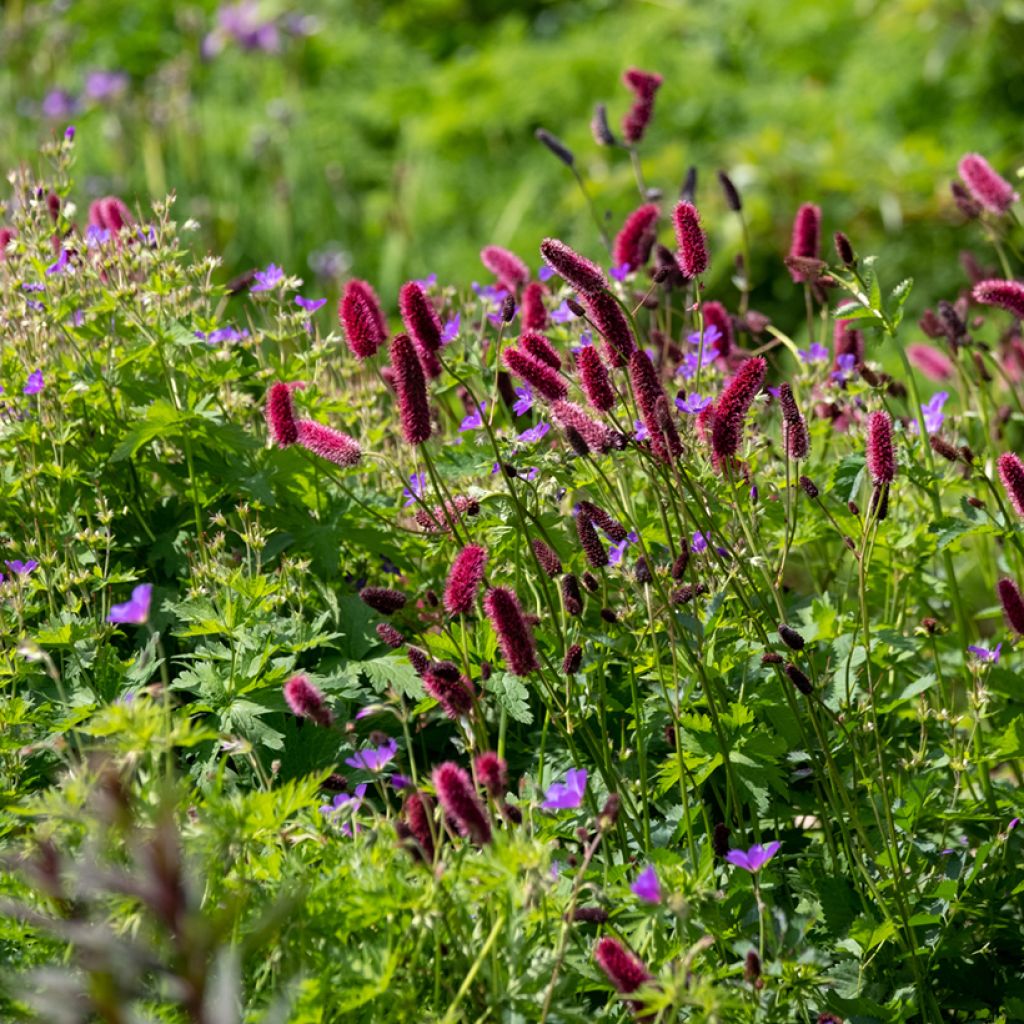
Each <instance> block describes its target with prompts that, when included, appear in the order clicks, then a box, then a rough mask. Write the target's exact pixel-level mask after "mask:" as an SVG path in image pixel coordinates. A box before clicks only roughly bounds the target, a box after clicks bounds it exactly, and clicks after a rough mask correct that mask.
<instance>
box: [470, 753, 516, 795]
mask: <svg viewBox="0 0 1024 1024" xmlns="http://www.w3.org/2000/svg"><path fill="white" fill-rule="evenodd" d="M473 767H474V768H475V769H476V777H477V778H478V779H479V780H480V785H481V786H483V787H484V789H486V790H487V794H488V796H491V797H493V798H494V799H495V800H500V799H501V798H502V797H503V796H504V795H505V791H506V790H507V789H508V765H507V764H506V763H505V759H504V758H501V757H498V755H497V754H495V753H494V752H493V751H490V750H487V751H484V753H482V754H477V756H476V759H475V760H474V761H473Z"/></svg>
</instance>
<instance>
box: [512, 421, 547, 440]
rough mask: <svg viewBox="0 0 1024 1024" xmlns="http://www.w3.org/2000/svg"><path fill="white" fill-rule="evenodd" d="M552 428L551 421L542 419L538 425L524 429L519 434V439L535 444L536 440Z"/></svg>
mask: <svg viewBox="0 0 1024 1024" xmlns="http://www.w3.org/2000/svg"><path fill="white" fill-rule="evenodd" d="M550 429H551V425H550V424H549V423H544V422H543V421H541V422H540V423H538V424H537V426H535V427H530V428H529V429H528V430H524V431H523V432H522V433H521V434H520V435H519V440H520V441H524V442H526V443H527V444H533V442H534V441H539V440H540V439H541V438H542V437H543V436H544V435H545V434H546V433H547V432H548V431H549V430H550Z"/></svg>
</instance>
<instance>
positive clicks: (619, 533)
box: [576, 501, 627, 544]
mask: <svg viewBox="0 0 1024 1024" xmlns="http://www.w3.org/2000/svg"><path fill="white" fill-rule="evenodd" d="M576 508H577V511H578V513H579V515H581V516H586V517H587V518H588V519H589V520H590V521H591V522H592V523H593V524H594V525H595V526H596V527H598V528H599V529H601V530H604V532H605V535H606V536H607V537H608V539H609V540H610V541H613V542H614V543H616V544H621V543H622V541H624V540H625V539H626V536H627V534H626V528H625V527H624V526H623V525H622V523H620V522H619V521H618V520H617V519H613V518H612V517H611V516H610V515H609V514H608V513H607V511H605V509H603V508H601V506H600V505H595V504H594V503H593V502H592V501H581V502H580V503H579V504H578V505H577V506H576Z"/></svg>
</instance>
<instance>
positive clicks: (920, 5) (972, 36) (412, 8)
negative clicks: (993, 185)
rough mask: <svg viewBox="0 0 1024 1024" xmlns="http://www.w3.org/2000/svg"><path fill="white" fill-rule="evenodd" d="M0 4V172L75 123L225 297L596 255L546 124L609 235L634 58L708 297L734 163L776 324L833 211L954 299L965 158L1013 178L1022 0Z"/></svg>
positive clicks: (890, 271) (725, 230)
mask: <svg viewBox="0 0 1024 1024" xmlns="http://www.w3.org/2000/svg"><path fill="white" fill-rule="evenodd" d="M2 12H3V13H2V18H3V33H2V41H0V48H2V52H0V110H2V111H3V114H0V128H2V130H0V163H2V164H3V165H4V166H5V167H7V166H10V165H12V164H14V163H15V162H18V161H21V160H26V159H31V158H32V155H33V152H34V149H35V147H36V146H37V144H38V142H39V141H40V140H41V139H44V138H47V137H50V136H52V135H54V134H55V133H57V132H60V131H63V129H64V126H65V125H66V124H68V123H74V124H75V125H76V126H77V129H78V140H79V141H78V165H77V170H78V179H79V185H80V196H81V197H82V198H91V197H94V196H96V195H101V194H107V193H111V192H113V193H116V194H119V195H121V196H123V197H124V198H125V199H126V200H128V201H129V203H131V204H133V205H134V204H135V203H137V202H140V201H145V199H146V197H147V196H151V195H160V194H163V193H164V192H166V191H171V190H173V191H175V192H176V193H177V195H178V207H177V210H178V217H179V220H182V219H184V218H185V217H195V218H197V219H198V220H199V221H200V222H201V224H202V242H203V244H204V245H205V246H207V247H209V248H210V249H211V250H213V251H215V252H217V253H220V254H221V255H222V256H223V259H224V264H225V269H224V276H225V277H228V276H230V275H231V274H233V273H237V272H239V271H241V270H245V269H247V268H249V267H252V266H256V265H265V264H266V263H268V262H270V261H274V262H276V263H278V264H281V265H282V266H283V267H284V268H285V269H286V270H287V271H289V272H290V273H296V274H299V275H300V276H303V277H305V278H306V279H307V280H312V279H313V278H315V277H317V276H319V277H321V278H324V279H325V280H322V281H321V282H320V289H321V290H328V291H331V292H332V293H333V291H334V290H336V285H337V280H338V279H340V276H342V275H344V274H345V273H355V274H357V275H359V276H362V277H366V278H369V279H370V280H372V281H374V282H376V283H377V284H379V285H380V287H381V289H382V292H383V293H384V294H386V295H391V294H393V293H394V290H395V289H396V288H397V286H398V284H399V283H400V282H401V280H403V279H405V278H406V277H410V276H417V277H421V276H424V275H426V274H427V273H429V272H436V273H438V274H439V275H440V276H441V279H442V280H457V281H460V282H462V281H465V280H467V279H471V278H473V277H477V278H480V277H482V276H483V275H484V273H485V272H484V271H483V270H482V268H481V267H480V264H479V262H478V258H477V253H478V252H479V249H480V247H481V246H482V245H483V244H486V243H497V244H502V245H508V246H511V247H512V248H514V249H516V250H517V251H519V252H520V253H522V254H523V255H524V256H525V257H526V258H527V259H528V261H529V262H530V263H531V264H533V265H536V264H537V262H538V259H537V256H536V253H537V243H538V241H539V240H540V238H541V237H543V236H544V235H547V234H557V235H560V236H562V237H564V238H565V239H566V240H567V241H570V242H571V243H573V244H576V245H578V246H580V247H581V248H583V249H584V251H586V252H588V253H589V254H590V255H592V256H599V254H600V252H599V248H598V242H597V237H596V232H595V229H594V226H593V223H592V222H591V221H590V219H589V218H588V216H587V214H586V211H585V209H584V208H583V207H582V200H581V198H580V196H579V193H578V192H577V191H576V189H575V187H574V184H573V182H572V179H571V177H570V176H569V174H568V173H567V171H566V169H565V168H564V167H562V166H561V165H560V164H559V163H558V162H557V161H556V160H555V159H554V158H553V157H552V156H551V154H549V153H548V152H547V151H546V150H544V149H543V148H542V147H541V146H540V145H539V144H538V143H537V142H536V141H535V140H534V138H533V131H534V129H535V128H537V127H538V126H541V125H543V126H545V127H547V128H549V129H550V130H552V131H553V132H555V133H556V134H558V135H560V136H561V137H563V138H564V139H565V141H566V142H567V143H568V144H569V145H570V146H571V147H572V148H573V150H574V151H575V152H576V154H577V159H578V162H579V165H580V167H581V169H582V171H583V173H584V175H585V177H586V178H587V180H588V181H589V183H590V186H591V188H592V190H593V193H594V195H595V197H596V198H597V201H598V203H599V205H600V207H601V209H602V210H607V211H609V212H610V215H611V220H610V224H611V226H612V227H613V228H616V227H617V226H618V224H619V222H620V221H621V218H622V217H623V216H624V215H625V214H626V213H627V212H628V211H629V210H630V209H631V208H632V207H633V206H635V205H636V204H637V192H636V189H635V188H634V186H633V184H632V175H631V172H630V169H629V162H628V159H627V157H626V155H625V153H623V152H622V151H621V150H614V151H613V150H607V149H600V148H598V147H597V146H596V145H595V144H594V143H593V141H592V139H591V136H590V130H589V120H590V116H591V111H592V107H593V104H594V103H595V102H596V101H600V100H603V101H605V102H607V104H608V107H609V114H610V117H611V120H612V124H613V127H614V128H616V129H617V128H618V125H619V123H620V122H621V118H622V115H623V113H624V112H625V110H626V107H627V106H628V102H629V96H628V94H627V92H626V91H625V89H624V88H623V87H622V85H621V83H620V74H621V71H622V70H623V68H625V67H626V66H628V65H630V64H635V65H638V66H641V67H644V68H650V69H653V70H657V71H659V72H660V73H661V74H663V75H664V77H665V84H664V86H663V88H662V90H661V92H660V93H659V95H658V100H657V107H656V113H655V119H654V122H653V125H652V127H651V129H650V130H649V132H648V136H647V138H646V140H645V142H644V144H643V147H642V151H643V155H644V165H645V171H646V174H647V178H648V182H649V183H650V184H656V185H659V186H661V187H662V188H664V190H665V193H666V196H668V197H674V193H675V191H676V189H678V186H679V183H680V181H681V179H682V177H683V175H684V173H685V170H686V168H687V166H688V165H689V164H691V163H692V164H696V165H697V166H698V167H699V169H700V172H701V179H700V187H699V191H698V205H700V206H701V208H702V210H703V212H704V215H705V219H706V221H707V222H708V225H709V227H710V230H711V236H712V240H713V244H714V246H715V252H716V255H718V256H719V257H720V258H718V259H717V260H716V261H715V266H714V268H713V272H714V274H715V275H717V278H718V280H717V281H715V280H712V286H713V287H714V286H715V285H716V284H718V285H722V284H723V283H724V280H725V279H726V278H727V277H728V275H729V273H730V266H729V260H728V259H727V258H722V257H725V256H728V254H729V250H730V247H734V246H735V245H736V241H737V239H736V227H735V224H734V222H733V221H732V219H731V218H728V217H727V216H726V215H725V214H726V210H725V207H724V204H723V202H722V199H721V197H720V195H719V192H718V189H717V183H716V182H715V180H714V172H715V170H716V169H717V168H719V167H725V168H727V169H729V171H730V172H731V173H732V174H733V176H734V179H735V181H736V182H737V184H738V185H739V186H740V187H741V189H742V191H743V194H744V197H745V202H746V206H747V209H748V212H749V215H750V218H751V221H752V231H753V234H754V238H755V245H754V248H755V252H756V253H758V255H757V256H756V257H755V266H754V275H753V276H754V280H755V283H756V284H757V285H758V290H757V291H756V292H755V295H754V300H755V305H757V304H760V305H761V306H762V307H763V308H768V309H770V308H771V306H772V304H773V302H774V301H775V300H776V299H777V298H778V297H779V296H780V295H781V294H782V293H783V292H784V291H785V292H787V293H788V294H791V285H789V284H788V283H787V282H788V280H789V279H788V276H787V275H786V274H785V271H784V269H783V267H782V264H781V259H780V257H781V255H782V254H783V253H784V252H785V250H786V247H787V240H788V232H789V225H790V221H791V218H792V215H793V212H794V210H795V209H796V207H797V205H798V204H799V203H800V202H801V201H804V200H814V201H817V202H820V203H821V204H822V205H823V206H824V208H825V228H826V230H827V232H828V234H829V235H830V234H831V232H832V231H833V230H835V229H837V228H843V229H845V230H846V231H847V232H848V233H849V234H850V236H851V238H853V240H854V242H855V244H856V246H857V248H858V249H859V250H860V251H861V252H869V251H873V250H878V249H883V248H884V252H885V269H884V270H883V276H884V277H885V278H887V279H890V280H893V281H894V280H895V279H898V277H899V276H902V275H905V274H912V275H913V276H915V277H917V278H918V279H919V280H923V281H928V282H929V285H928V287H929V292H930V293H929V294H918V296H917V297H916V299H917V301H916V303H915V307H916V306H919V305H921V304H922V303H925V302H927V301H933V300H934V298H935V297H936V294H931V293H933V292H934V293H937V292H938V291H940V290H943V289H945V290H947V291H950V290H953V289H955V288H956V287H957V286H959V285H960V284H961V283H962V278H961V276H960V273H959V271H958V268H957V267H956V266H955V265H950V262H949V259H948V255H947V254H948V253H949V252H950V251H955V250H956V247H958V246H962V245H964V244H966V243H967V241H968V240H969V239H970V238H976V236H973V235H966V234H962V233H963V232H964V228H963V227H962V225H961V224H960V218H959V216H958V214H957V213H956V211H955V209H954V208H953V207H952V204H951V202H950V201H949V198H948V183H949V180H950V179H951V177H952V176H953V174H954V172H955V167H956V162H957V159H958V158H959V156H960V155H961V154H962V153H963V152H964V151H967V150H977V151H980V152H982V153H983V154H985V155H986V156H987V157H988V158H989V159H990V160H991V161H992V163H993V164H994V166H995V167H996V168H997V169H999V170H1000V171H1001V172H1002V173H1004V174H1005V175H1007V176H1010V177H1012V176H1013V173H1014V171H1015V169H1016V167H1017V165H1018V163H1019V162H1020V161H1021V159H1022V158H1024V141H1022V138H1021V134H1020V119H1019V114H1020V111H1021V109H1024V61H1022V53H1024V2H1021V0H1013V2H996V0H976V2H953V0H948V2H941V0H940V2H938V3H928V2H924V0H880V2H871V0H829V2H827V3H808V2H806V0H720V2H717V3H714V4H711V3H702V2H697V0H690V2H673V0H661V2H657V0H649V2H643V0H625V2H613V0H528V2H520V3H499V2H498V0H478V2H472V0H409V2H387V0H325V2H319V3H316V2H314V0H281V2H265V3H264V2H259V3H250V4H245V3H243V4H237V5H233V6H232V5H226V6H222V7H220V8H218V6H217V5H216V4H215V3H212V2H211V3H205V2H204V3H187V2H186V3H169V2H164V0H149V2H142V3H140V2H138V0H79V2H70V0H64V2H61V3H26V2H18V0H7V2H6V3H5V4H4V5H3V7H2ZM83 213H84V211H83ZM956 232H960V233H961V235H960V236H959V237H960V238H961V239H962V241H951V240H950V237H947V233H950V234H952V233H956ZM826 237H827V236H826ZM313 287H316V286H313ZM720 290H721V289H720Z"/></svg>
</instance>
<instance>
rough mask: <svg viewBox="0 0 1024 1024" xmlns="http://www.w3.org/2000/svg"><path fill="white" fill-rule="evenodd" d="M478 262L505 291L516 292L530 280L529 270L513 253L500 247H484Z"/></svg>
mask: <svg viewBox="0 0 1024 1024" xmlns="http://www.w3.org/2000/svg"><path fill="white" fill-rule="evenodd" d="M480 262H481V263H483V265H484V266H485V267H486V268H487V269H488V270H489V271H490V272H491V273H492V274H493V275H494V276H495V277H496V278H497V279H498V284H499V285H501V287H502V288H504V289H505V290H506V291H509V292H518V291H519V289H520V287H522V285H524V284H526V282H527V281H529V280H530V268H529V267H527V265H526V264H525V263H524V262H523V261H522V260H521V259H520V258H519V257H518V256H517V255H516V254H515V253H514V252H510V251H509V250H508V249H503V248H502V247H501V246H500V245H487V246H484V248H483V249H481V250H480Z"/></svg>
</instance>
